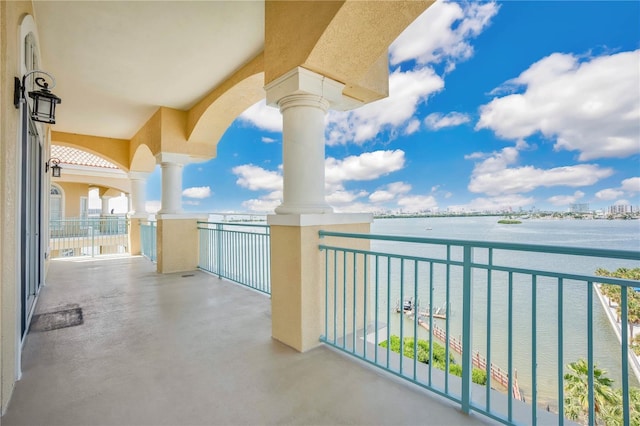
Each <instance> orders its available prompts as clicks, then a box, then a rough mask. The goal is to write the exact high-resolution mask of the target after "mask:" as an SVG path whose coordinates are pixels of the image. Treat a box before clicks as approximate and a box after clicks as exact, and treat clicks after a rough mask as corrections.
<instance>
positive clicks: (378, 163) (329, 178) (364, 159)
mask: <svg viewBox="0 0 640 426" xmlns="http://www.w3.org/2000/svg"><path fill="white" fill-rule="evenodd" d="M404 159H405V157H404V151H402V150H400V149H397V150H393V151H391V150H389V151H373V152H365V153H364V154H361V155H358V156H355V155H352V156H349V157H345V158H344V159H342V160H337V159H335V158H332V157H329V158H327V159H326V161H325V181H326V183H327V184H328V185H329V186H336V185H341V184H342V183H343V182H345V181H365V180H373V179H377V178H379V177H380V176H384V175H387V174H389V173H391V172H395V171H397V170H400V169H402V168H403V167H404Z"/></svg>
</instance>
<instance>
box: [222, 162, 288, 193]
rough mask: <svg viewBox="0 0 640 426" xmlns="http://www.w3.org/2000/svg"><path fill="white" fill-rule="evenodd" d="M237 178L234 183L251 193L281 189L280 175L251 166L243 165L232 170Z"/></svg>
mask: <svg viewBox="0 0 640 426" xmlns="http://www.w3.org/2000/svg"><path fill="white" fill-rule="evenodd" d="M232 171H233V173H234V174H235V175H237V176H238V180H236V183H237V184H238V185H240V186H241V187H243V188H248V189H250V190H252V191H262V190H266V191H278V190H281V189H282V175H281V174H280V173H279V172H274V171H271V170H265V169H263V168H262V167H258V166H254V165H253V164H244V165H242V166H237V167H234V168H233V170H232Z"/></svg>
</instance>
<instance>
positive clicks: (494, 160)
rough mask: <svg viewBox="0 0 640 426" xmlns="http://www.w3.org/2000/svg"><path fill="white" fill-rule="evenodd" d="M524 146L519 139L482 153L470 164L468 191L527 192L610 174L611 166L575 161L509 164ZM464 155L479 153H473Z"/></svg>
mask: <svg viewBox="0 0 640 426" xmlns="http://www.w3.org/2000/svg"><path fill="white" fill-rule="evenodd" d="M526 147H527V145H526V144H525V143H522V142H520V143H518V145H517V146H516V147H507V148H504V149H503V150H502V151H500V152H494V153H492V154H490V155H486V158H485V159H484V161H482V162H480V163H476V165H475V167H474V170H473V172H472V174H471V181H470V182H469V186H468V189H469V191H471V192H477V193H485V194H487V195H491V196H498V195H505V194H517V193H521V192H530V191H533V190H534V189H536V188H538V187H541V186H544V187H552V186H570V187H580V186H589V185H593V184H594V183H596V182H598V181H599V180H600V179H603V178H605V177H609V176H611V175H612V174H613V170H612V169H609V168H601V167H600V166H598V165H597V164H578V165H575V166H564V167H555V168H552V169H539V168H536V167H533V166H523V167H509V166H510V165H512V164H515V163H516V162H517V160H518V156H519V150H521V149H524V148H526ZM466 158H481V156H480V155H479V154H478V153H474V154H472V155H471V156H469V157H466Z"/></svg>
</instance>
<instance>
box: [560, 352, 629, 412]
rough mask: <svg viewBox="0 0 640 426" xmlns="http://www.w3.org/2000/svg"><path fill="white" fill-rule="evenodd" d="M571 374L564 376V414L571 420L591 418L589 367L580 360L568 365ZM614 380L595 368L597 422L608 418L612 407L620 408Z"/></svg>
mask: <svg viewBox="0 0 640 426" xmlns="http://www.w3.org/2000/svg"><path fill="white" fill-rule="evenodd" d="M567 368H568V370H569V372H568V373H567V374H565V375H564V392H565V394H564V395H565V396H564V414H565V416H566V417H567V418H568V419H569V420H575V421H580V420H583V419H588V417H589V366H588V365H587V361H585V360H584V359H579V360H578V361H576V362H572V363H570V364H569V365H567ZM612 384H613V380H611V379H610V378H608V377H607V376H606V371H604V370H601V369H599V368H597V367H596V366H595V365H594V366H593V395H594V408H595V413H596V418H595V419H594V422H596V423H597V420H598V419H600V420H603V419H604V418H605V417H607V416H608V412H609V411H610V407H612V406H613V407H615V406H619V405H620V402H619V400H618V397H617V395H616V393H615V392H614V391H613V389H612V388H611V385H612Z"/></svg>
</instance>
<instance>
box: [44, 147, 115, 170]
mask: <svg viewBox="0 0 640 426" xmlns="http://www.w3.org/2000/svg"><path fill="white" fill-rule="evenodd" d="M51 157H55V158H57V159H59V160H60V163H61V164H75V165H78V166H90V167H102V168H105V169H118V168H119V167H118V166H116V165H115V164H113V163H112V162H110V161H107V160H105V159H103V158H100V157H98V156H97V155H94V154H91V153H89V152H87V151H82V150H79V149H76V148H71V147H68V146H60V145H51Z"/></svg>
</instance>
